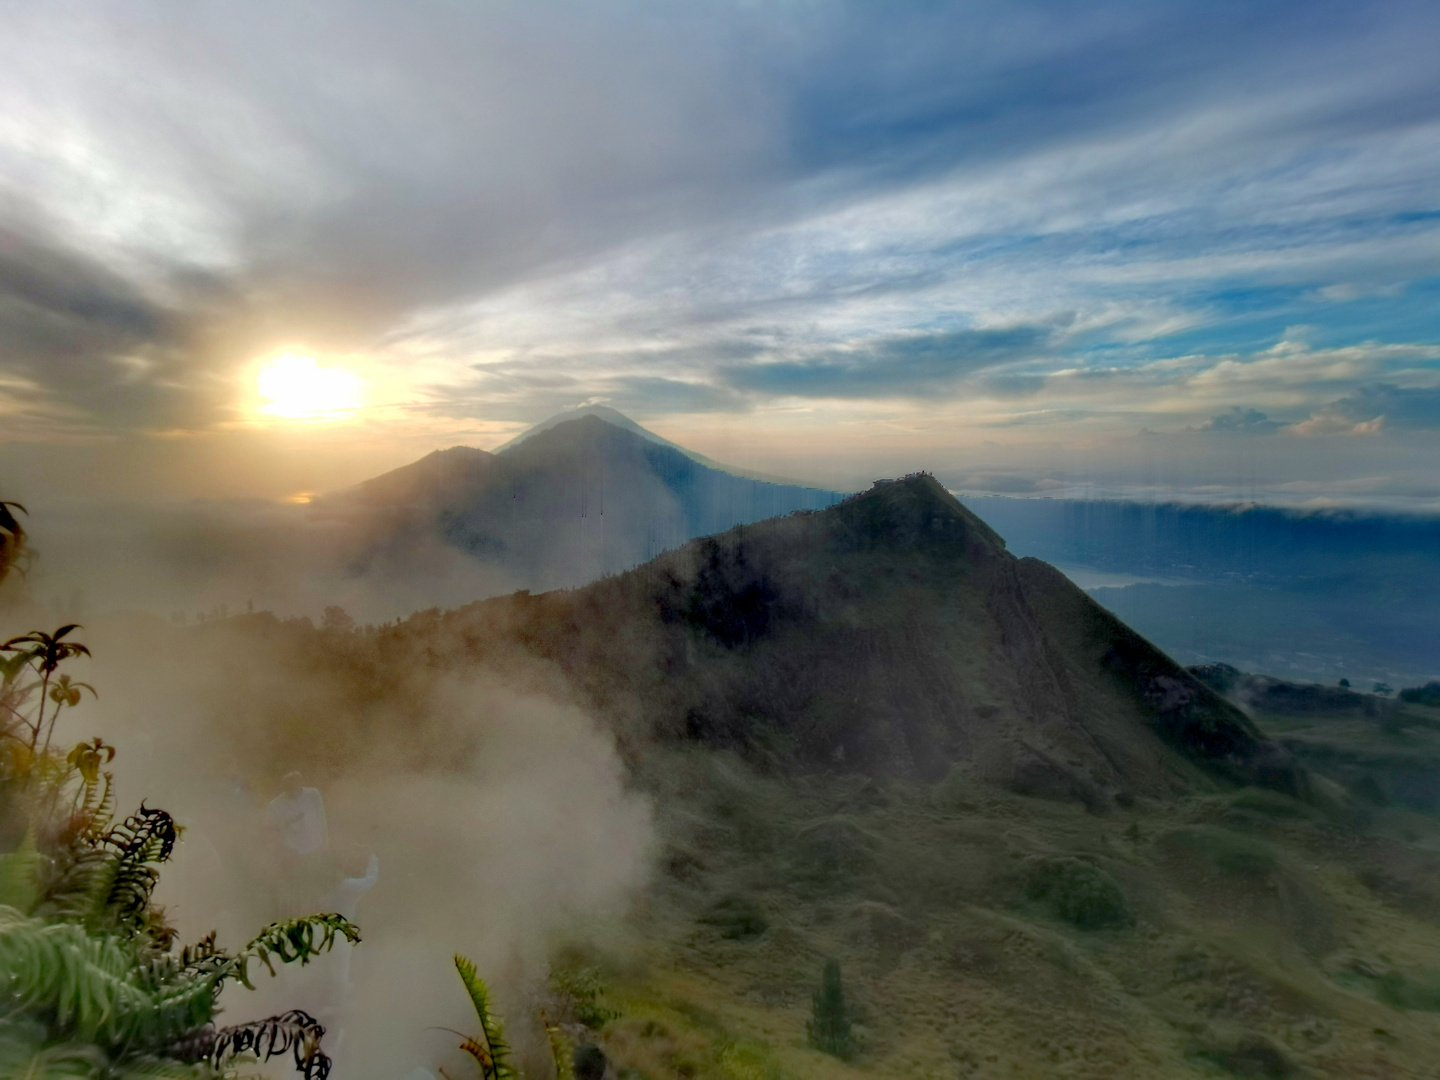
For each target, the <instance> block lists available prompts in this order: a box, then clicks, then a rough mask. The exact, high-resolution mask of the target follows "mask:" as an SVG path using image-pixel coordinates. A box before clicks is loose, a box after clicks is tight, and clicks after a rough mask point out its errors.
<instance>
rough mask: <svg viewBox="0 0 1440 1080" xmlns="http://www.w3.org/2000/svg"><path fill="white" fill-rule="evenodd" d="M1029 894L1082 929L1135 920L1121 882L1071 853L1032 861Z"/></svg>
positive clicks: (1110, 926) (1027, 876)
mask: <svg viewBox="0 0 1440 1080" xmlns="http://www.w3.org/2000/svg"><path fill="white" fill-rule="evenodd" d="M1025 896H1026V898H1027V899H1029V900H1032V901H1035V902H1038V903H1041V904H1043V905H1044V906H1045V907H1046V908H1047V909H1048V910H1049V911H1050V913H1051V914H1052V915H1054V916H1055V917H1056V918H1058V919H1061V920H1063V921H1064V922H1067V923H1069V924H1070V925H1071V926H1074V927H1076V928H1078V929H1080V930H1107V929H1115V928H1117V927H1122V926H1129V925H1130V924H1131V923H1132V922H1134V921H1135V917H1134V915H1133V914H1132V913H1131V911H1130V903H1129V901H1128V900H1127V899H1126V897H1125V891H1124V890H1123V889H1122V888H1120V883H1119V882H1117V881H1116V880H1115V879H1114V878H1113V877H1111V876H1110V875H1109V874H1107V873H1106V872H1105V871H1104V870H1102V869H1100V867H1098V866H1095V865H1094V864H1092V863H1088V862H1085V861H1084V860H1082V859H1076V858H1071V857H1069V856H1060V857H1050V858H1038V859H1034V860H1032V861H1031V862H1030V863H1029V865H1028V866H1027V867H1026V869H1025Z"/></svg>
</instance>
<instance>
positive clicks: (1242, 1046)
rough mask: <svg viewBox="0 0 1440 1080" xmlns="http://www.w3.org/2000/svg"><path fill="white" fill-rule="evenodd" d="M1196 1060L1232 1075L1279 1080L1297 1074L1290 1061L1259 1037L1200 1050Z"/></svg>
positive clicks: (1270, 1043) (1267, 1041)
mask: <svg viewBox="0 0 1440 1080" xmlns="http://www.w3.org/2000/svg"><path fill="white" fill-rule="evenodd" d="M1196 1057H1198V1058H1200V1059H1201V1060H1203V1061H1208V1062H1210V1063H1211V1064H1214V1065H1218V1066H1219V1067H1220V1068H1222V1069H1224V1070H1225V1071H1226V1072H1228V1073H1230V1074H1231V1075H1232V1076H1245V1077H1257V1078H1264V1080H1271V1078H1276V1080H1279V1078H1282V1077H1286V1076H1291V1075H1293V1074H1294V1072H1295V1067H1294V1066H1293V1065H1292V1064H1291V1063H1290V1059H1289V1058H1287V1057H1286V1056H1285V1055H1284V1053H1282V1052H1281V1051H1280V1049H1279V1048H1278V1047H1276V1046H1275V1045H1274V1044H1273V1043H1272V1042H1270V1041H1269V1040H1268V1039H1265V1038H1262V1037H1261V1036H1258V1035H1255V1036H1251V1037H1249V1038H1245V1039H1241V1040H1240V1041H1239V1042H1237V1043H1235V1044H1234V1045H1233V1046H1226V1047H1214V1048H1209V1049H1205V1050H1201V1051H1199V1052H1198V1053H1197V1054H1196Z"/></svg>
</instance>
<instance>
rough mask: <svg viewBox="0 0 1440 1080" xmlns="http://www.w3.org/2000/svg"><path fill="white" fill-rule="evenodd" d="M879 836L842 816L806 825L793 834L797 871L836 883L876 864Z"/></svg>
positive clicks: (815, 878)
mask: <svg viewBox="0 0 1440 1080" xmlns="http://www.w3.org/2000/svg"><path fill="white" fill-rule="evenodd" d="M878 847H879V842H878V838H877V837H875V836H873V835H872V834H871V833H869V832H867V831H866V830H865V829H862V828H861V827H860V826H859V825H857V824H855V822H853V821H851V820H850V819H849V818H847V817H844V816H843V815H838V814H837V815H835V816H834V817H828V818H822V819H821V820H819V821H815V822H811V823H810V824H809V825H806V826H805V827H803V828H802V829H800V831H799V832H798V833H797V834H796V836H795V864H796V870H797V871H798V872H799V873H800V874H801V875H802V876H804V877H808V878H811V879H813V880H818V881H825V882H838V881H841V880H844V879H847V878H855V877H858V876H860V875H863V874H866V873H869V872H870V871H872V870H873V869H874V867H875V852H876V850H877V848H878Z"/></svg>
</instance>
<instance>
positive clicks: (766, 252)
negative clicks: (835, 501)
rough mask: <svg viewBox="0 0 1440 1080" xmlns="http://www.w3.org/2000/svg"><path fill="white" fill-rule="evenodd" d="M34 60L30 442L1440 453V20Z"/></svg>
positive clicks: (1077, 24) (1, 250) (5, 76)
mask: <svg viewBox="0 0 1440 1080" xmlns="http://www.w3.org/2000/svg"><path fill="white" fill-rule="evenodd" d="M4 20H5V25H6V26H7V30H8V32H7V34H6V35H5V36H4V40H3V42H0V89H3V91H4V92H5V95H6V100H7V102H9V106H8V107H7V110H6V115H5V117H4V118H3V119H0V176H3V177H4V179H3V181H0V237H3V240H0V416H5V417H7V418H13V422H10V423H7V432H6V436H7V438H8V439H10V440H12V443H13V444H18V442H19V441H22V440H23V441H24V445H27V446H32V447H33V446H34V445H37V443H36V440H39V441H41V442H44V441H46V440H49V441H55V440H65V439H73V438H75V437H80V436H83V437H105V436H107V434H110V435H115V436H117V437H119V436H122V435H123V436H124V437H125V438H126V439H127V440H130V441H131V442H133V440H134V439H137V438H138V439H141V440H143V439H144V438H146V437H148V436H159V435H163V436H164V437H165V438H166V439H169V440H172V441H174V440H176V439H181V441H182V442H183V438H182V437H191V438H197V439H203V438H208V437H210V435H211V434H212V433H215V432H222V431H226V430H230V429H233V428H234V427H235V426H236V425H237V424H239V425H244V424H249V423H252V422H255V420H256V416H257V415H258V413H257V410H256V408H255V407H254V403H253V401H251V399H252V398H253V396H254V388H253V384H254V378H255V371H256V367H257V365H258V364H259V363H261V362H262V361H263V359H264V358H265V357H267V356H270V355H273V354H275V353H276V352H277V351H280V350H297V349H298V350H301V351H304V352H307V353H311V354H314V355H316V356H318V357H320V358H321V359H322V360H323V361H324V362H326V363H331V364H335V365H338V366H348V367H350V368H353V369H354V370H356V371H358V372H360V373H361V374H362V375H363V376H364V378H365V379H366V380H367V385H368V386H369V387H370V389H369V391H368V393H367V396H366V399H365V402H364V404H363V405H362V407H361V408H359V409H357V410H356V411H355V417H356V419H355V421H354V423H356V424H360V425H362V426H363V427H364V430H365V437H366V438H367V439H369V440H371V441H372V442H373V440H374V439H375V438H377V437H380V436H381V435H383V436H384V437H385V438H393V439H396V440H399V441H398V442H397V444H396V445H397V446H399V445H402V444H403V445H404V446H407V447H408V446H412V445H415V443H416V441H417V440H419V441H422V442H423V441H424V439H426V438H433V439H435V440H437V441H438V440H443V439H451V438H462V437H466V436H465V432H466V431H467V430H471V431H473V432H494V433H495V434H494V439H495V440H496V441H499V440H500V438H501V436H502V435H503V434H504V433H506V432H510V431H513V430H514V429H515V428H518V427H519V426H521V425H523V424H524V423H525V422H528V421H534V420H538V419H541V418H543V416H545V415H546V414H548V413H549V412H552V411H554V410H556V409H559V408H564V407H567V406H573V405H578V404H581V403H583V402H588V401H604V402H607V403H609V404H611V405H613V406H615V407H618V408H621V409H624V410H626V411H628V412H632V413H634V414H635V415H637V416H638V417H640V418H642V419H650V420H652V421H655V422H659V423H662V424H665V423H668V424H669V425H671V429H670V430H671V433H672V434H680V433H682V432H683V430H684V429H685V428H686V427H687V426H694V427H695V428H696V430H706V429H707V428H706V425H707V424H708V425H710V429H712V430H713V425H714V423H717V422H721V418H725V417H729V418H730V419H729V420H728V421H724V422H726V423H730V424H732V425H760V426H763V425H764V424H765V423H766V422H769V421H767V420H766V419H765V418H766V417H769V416H773V415H779V413H778V412H777V410H778V411H780V412H783V411H784V410H793V409H796V408H802V409H805V410H809V411H810V414H811V415H833V416H834V418H835V420H836V422H837V423H840V422H842V420H843V423H844V424H845V425H846V426H847V430H849V431H852V432H853V430H854V428H853V425H855V424H857V423H866V422H869V423H871V424H872V425H873V429H874V430H875V431H876V432H882V433H883V432H884V431H887V430H892V429H891V428H890V427H887V425H891V424H893V423H894V422H895V421H896V417H898V416H902V415H903V416H905V417H908V418H909V419H907V420H905V421H904V423H905V424H909V425H910V426H911V429H914V425H915V424H920V425H921V426H922V427H924V426H926V424H927V423H928V422H925V421H921V420H919V419H917V417H919V414H920V412H923V411H924V410H927V409H928V410H930V411H931V412H932V413H933V414H934V418H935V423H934V424H933V425H931V426H930V427H929V428H927V429H928V430H936V431H942V430H943V431H945V432H946V433H947V434H946V436H945V437H946V438H948V439H951V440H959V441H960V442H963V441H964V440H965V438H971V439H972V441H973V440H978V439H981V438H984V437H985V436H984V432H985V431H986V430H997V429H999V428H1005V429H1006V430H1008V431H1010V432H1011V433H1012V437H1013V438H1017V439H1018V438H1021V437H1022V433H1023V432H1025V431H1035V432H1041V431H1042V430H1043V436H1042V435H1039V434H1037V435H1036V436H1035V438H1037V439H1038V438H1043V439H1044V440H1046V441H1047V442H1048V441H1053V440H1055V439H1064V438H1067V437H1071V438H1074V439H1082V440H1093V439H1094V438H1095V437H1097V433H1104V432H1109V434H1110V436H1112V437H1113V438H1114V439H1115V440H1118V441H1117V442H1116V447H1117V448H1116V449H1115V451H1114V452H1115V454H1117V455H1119V456H1121V457H1123V456H1124V455H1125V454H1127V453H1131V451H1129V450H1126V449H1125V446H1128V445H1129V443H1128V442H1126V440H1129V439H1131V438H1132V437H1133V436H1134V435H1135V433H1136V432H1137V431H1138V430H1140V429H1141V428H1145V429H1148V430H1151V431H1157V432H1165V431H1170V432H1176V433H1179V432H1184V431H1192V432H1197V433H1205V432H1208V433H1210V434H1213V435H1216V436H1219V435H1223V434H1235V433H1245V434H1256V435H1259V434H1270V435H1273V434H1277V433H1280V432H1281V431H1282V430H1284V431H1290V432H1291V433H1304V432H1306V431H1309V432H1311V433H1313V434H1315V435H1322V434H1325V433H1327V432H1332V431H1333V432H1336V433H1338V432H1340V431H1341V430H1342V428H1343V429H1344V430H1347V431H1348V430H1354V429H1355V428H1356V427H1357V425H1365V424H1370V423H1372V422H1374V421H1376V419H1377V418H1378V417H1381V416H1383V417H1384V418H1385V419H1384V421H1383V422H1381V423H1378V425H1377V426H1375V427H1374V428H1373V430H1370V431H1369V434H1371V435H1373V436H1374V438H1375V440H1378V441H1380V442H1386V441H1392V442H1395V445H1396V446H1397V447H1399V445H1400V443H1401V442H1404V441H1405V440H1406V439H1409V440H1411V441H1412V442H1413V440H1414V439H1417V438H1420V439H1423V438H1426V437H1428V436H1426V435H1425V434H1424V433H1425V432H1428V431H1431V430H1433V429H1434V425H1433V424H1430V423H1428V422H1426V421H1425V420H1424V419H1423V417H1424V416H1427V415H1428V412H1427V409H1428V406H1427V405H1426V404H1425V403H1424V402H1425V401H1428V399H1427V398H1424V395H1425V394H1427V393H1431V392H1433V391H1434V388H1435V387H1436V386H1437V385H1440V359H1437V354H1436V350H1435V346H1436V345H1437V343H1440V314H1437V312H1440V305H1437V303H1436V300H1437V295H1436V294H1437V292H1440V243H1437V239H1440V203H1437V202H1436V198H1435V194H1434V184H1433V177H1434V176H1435V175H1436V173H1437V170H1440V76H1437V74H1436V68H1435V65H1434V62H1433V55H1432V52H1433V50H1431V49H1430V48H1429V47H1428V43H1429V42H1430V41H1433V40H1435V38H1436V36H1437V34H1440V11H1437V10H1436V9H1435V8H1434V6H1433V5H1427V4H1420V3H1404V2H1396V3H1375V4H1367V5H1362V6H1356V5H1342V4H1338V3H1319V4H1316V3H1305V4H1300V3H1284V4H1272V5H1263V6H1257V5H1253V4H1240V3H1220V4H1215V3H1208V4H1200V3H1194V4H1191V3H1180V4H1169V5H1165V6H1164V7H1163V8H1157V7H1156V6H1154V5H1149V4H1141V3H1138V2H1134V0H1129V2H1118V3H1098V4H1091V5H1085V6H1083V7H1080V8H1075V7H1073V6H1068V5H1059V4H1043V3H1037V4H1025V5H1016V4H1011V3H1005V4H1001V3H984V2H971V3H947V4H933V5H924V6H922V7H917V8H913V9H895V8H893V7H890V8H884V7H877V6H875V5H868V4H858V3H857V4H834V5H769V6H759V5H750V4H742V3H736V4H715V5H704V6H699V5H695V6H691V5H673V4H651V3H639V2H637V3H625V4H619V5H607V6H605V7H604V8H603V9H602V8H595V7H593V6H589V5H561V6H556V5H546V6H545V7H544V9H543V10H542V9H540V8H537V7H535V6H533V5H523V4H491V5H481V6H456V5H452V4H443V3H439V2H434V3H431V2H428V0H422V2H419V3H415V4H406V5H398V4H394V5H388V4H372V5H365V6H363V7H355V6H353V5H344V4H338V3H335V4H332V3H328V2H321V3H316V4H310V5H305V6H304V7H303V8H296V7H294V6H293V5H282V4H279V3H274V2H270V0H260V2H257V3H253V4H248V5H245V6H244V7H243V8H237V9H230V10H225V11H222V10H220V9H214V8H207V7H196V6H195V5H187V4H181V3H169V2H160V0H150V2H145V3H137V4H131V5H127V6H126V7H125V10H124V11H123V12H121V11H119V10H118V9H113V10H112V9H104V8H94V7H87V8H76V7H73V6H63V5H49V4H18V3H17V4H9V5H6V6H5V8H4ZM1387 388H1388V389H1387ZM1417 394H1418V395H1421V396H1420V397H1416V396H1415V395H1417ZM247 395H248V396H247ZM1387 395H1388V396H1387ZM1372 407H1375V408H1374V415H1371V416H1361V415H1360V414H1361V413H1365V412H1367V411H1369V410H1371V409H1372ZM897 409H901V410H904V412H903V413H897V412H896V410H897ZM867 410H868V412H867ZM867 417H868V418H869V419H868V421H867V419H866V418H867ZM707 418H717V419H707ZM22 421H23V422H22ZM441 421H443V423H442V422H441ZM1347 424H1348V425H1349V426H1348V428H1346V427H1345V425H1347ZM465 425H470V428H468V429H467V428H466V426H465ZM1305 425H1309V426H1308V427H1305ZM756 430H757V431H758V430H759V428H758V427H757V428H756ZM804 430H805V435H804V437H806V438H815V437H816V432H817V430H819V429H818V428H816V427H815V426H813V425H812V426H807V427H806V428H805V429H804ZM917 430H918V429H917ZM1067 431H1070V432H1071V434H1070V435H1069V436H1067V435H1066V432H1067ZM967 432H968V433H969V434H968V435H967V434H966V433H967ZM427 433H429V434H427ZM877 437H878V436H877ZM1396 440H1398V442H1397V441H1396ZM131 442H127V445H131ZM342 442H343V440H337V441H336V446H337V447H338V446H339V445H340V444H341V443H342ZM135 445H139V444H138V443H137V444H135ZM167 445H169V444H168V443H167ZM175 445H177V446H179V445H180V442H176V443H175ZM896 445H897V446H898V445H900V444H896ZM906 445H909V444H906ZM1405 445H1406V446H1409V445H1410V444H1409V443H1406V444H1405ZM6 452H7V453H11V454H12V456H13V455H14V454H18V453H19V451H18V450H11V451H6ZM27 452H31V453H38V452H40V451H38V450H31V451H27ZM174 452H175V453H182V451H180V450H176V451H174ZM336 452H339V451H338V450H337V451H336ZM398 452H399V451H398V450H397V453H398ZM1396 452H1397V453H1402V452H1410V451H1405V450H1403V448H1402V449H1397V451H1396ZM752 464H763V463H752Z"/></svg>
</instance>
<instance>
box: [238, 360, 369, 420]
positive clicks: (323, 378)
mask: <svg viewBox="0 0 1440 1080" xmlns="http://www.w3.org/2000/svg"><path fill="white" fill-rule="evenodd" d="M256 388H257V389H258V390H259V391H260V397H261V398H263V399H264V402H265V404H263V405H261V406H260V410H259V411H260V412H261V413H262V414H264V415H265V416H277V417H280V418H281V419H284V420H332V419H338V418H340V417H343V416H348V415H349V414H350V413H352V412H354V411H355V410H356V409H358V408H359V407H360V405H361V400H362V390H363V389H364V380H362V379H361V378H360V376H358V375H356V374H354V373H353V372H350V371H345V370H342V369H341V368H332V367H321V366H320V364H319V363H318V362H317V361H316V360H315V358H314V357H313V356H299V355H296V354H294V353H284V354H282V355H280V356H277V357H275V359H273V360H271V361H270V362H269V363H268V364H266V365H265V366H264V367H262V368H261V369H260V374H259V376H258V377H257V379H256Z"/></svg>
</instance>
